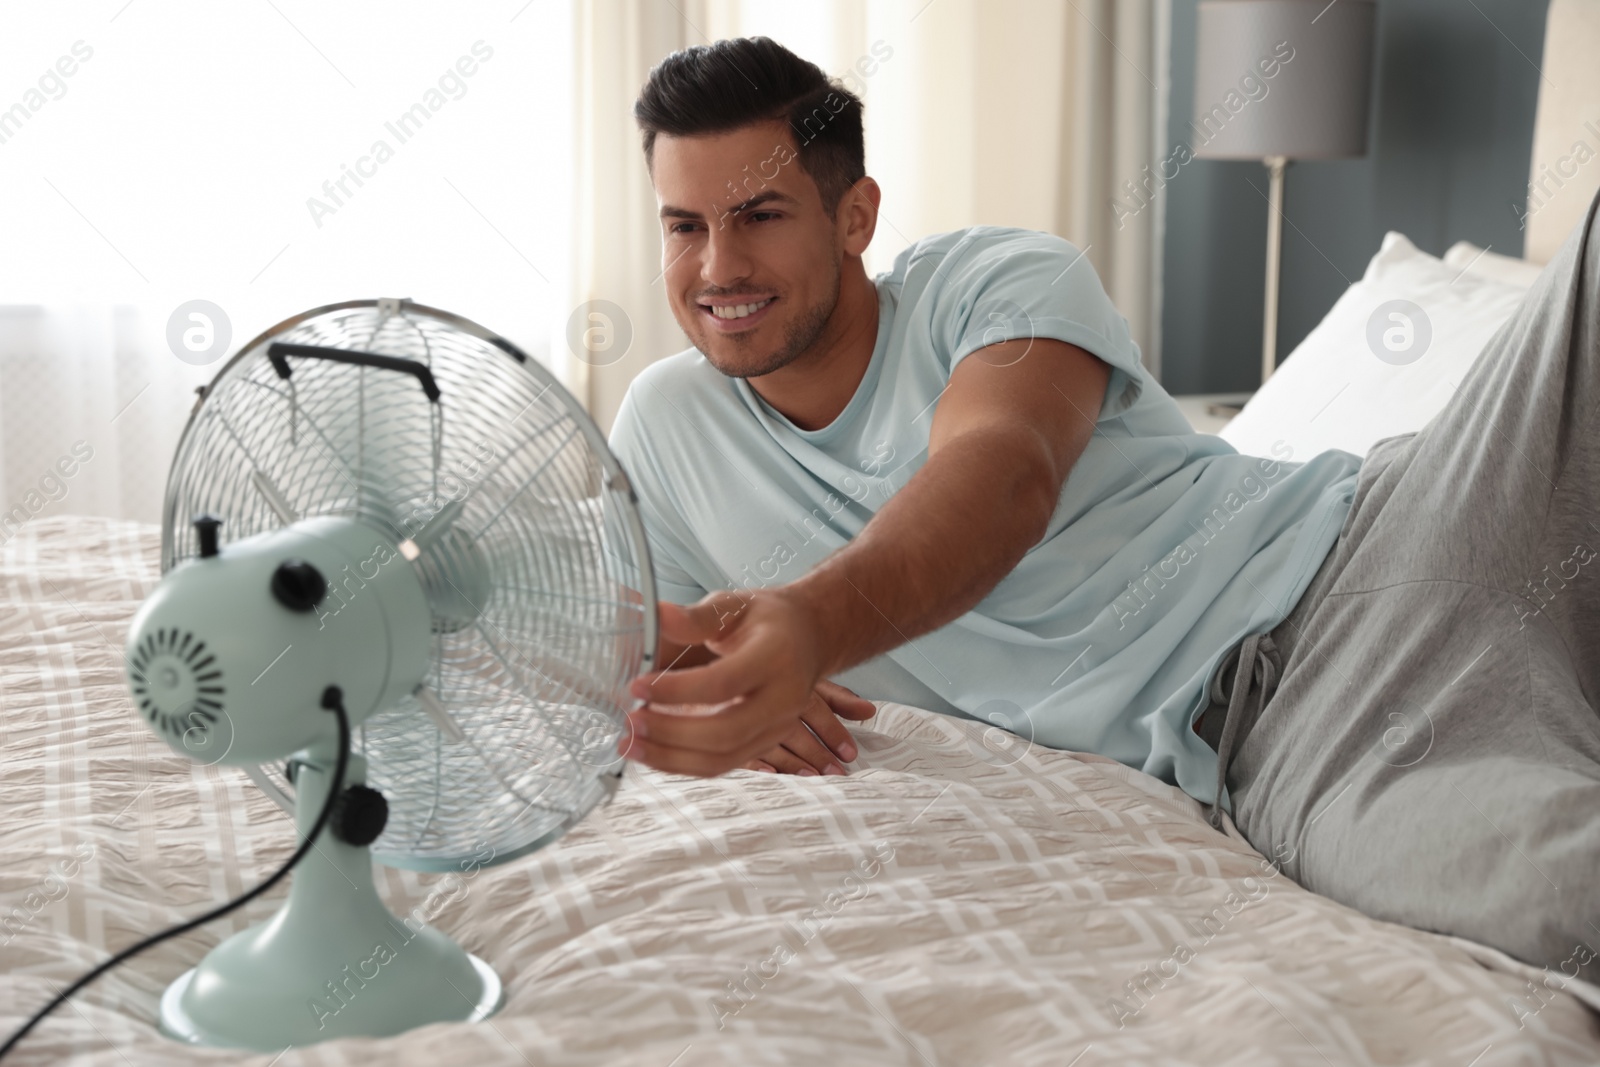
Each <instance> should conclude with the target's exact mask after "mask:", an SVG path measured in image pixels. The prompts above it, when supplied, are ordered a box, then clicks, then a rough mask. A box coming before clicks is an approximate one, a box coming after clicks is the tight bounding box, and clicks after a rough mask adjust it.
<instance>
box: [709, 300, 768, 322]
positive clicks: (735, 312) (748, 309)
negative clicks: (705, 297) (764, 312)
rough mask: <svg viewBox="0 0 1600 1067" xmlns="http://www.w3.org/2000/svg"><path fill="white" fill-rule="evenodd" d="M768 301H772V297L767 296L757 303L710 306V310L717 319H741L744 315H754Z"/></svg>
mask: <svg viewBox="0 0 1600 1067" xmlns="http://www.w3.org/2000/svg"><path fill="white" fill-rule="evenodd" d="M770 303H772V297H770V296H769V297H767V299H765V300H763V301H761V303H759V304H734V305H733V306H732V307H716V306H711V307H710V310H711V314H713V315H715V316H716V317H717V318H719V319H742V318H744V317H745V316H746V315H754V314H755V313H756V312H758V311H760V310H761V309H762V308H764V307H766V306H767V305H768V304H770Z"/></svg>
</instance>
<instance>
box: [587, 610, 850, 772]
mask: <svg viewBox="0 0 1600 1067" xmlns="http://www.w3.org/2000/svg"><path fill="white" fill-rule="evenodd" d="M659 612H660V619H661V633H662V636H663V638H665V639H667V640H670V641H672V642H675V643H677V644H679V645H686V646H692V645H704V646H705V647H706V649H708V650H709V651H710V652H712V653H714V654H715V655H716V657H717V658H716V659H715V660H713V661H712V662H710V663H707V664H704V665H702V666H695V667H688V668H685V669H682V670H667V671H660V672H655V673H652V674H645V675H641V676H640V677H638V678H636V679H634V681H633V684H632V686H631V692H632V693H633V695H634V696H635V697H638V698H640V699H642V700H645V701H647V702H648V703H647V704H646V705H645V706H644V707H642V708H639V709H638V710H636V711H634V712H632V713H630V714H629V716H628V726H629V729H628V731H627V733H626V734H625V735H624V736H623V738H622V741H621V742H620V743H619V745H618V750H619V751H620V752H621V753H622V754H623V755H624V756H627V757H628V758H630V759H636V760H639V761H640V762H642V763H645V764H647V765H648V766H651V767H654V768H656V769H657V770H662V771H669V772H671V773H674V774H692V775H698V776H700V777H704V778H710V777H714V776H715V775H719V774H723V773H725V772H727V771H731V770H734V769H735V768H739V767H744V766H747V765H749V763H750V762H751V761H752V760H754V759H757V758H759V757H761V756H762V754H763V753H767V752H771V751H772V750H773V749H775V748H777V747H779V746H781V745H783V744H784V743H785V742H786V741H787V740H788V739H789V738H790V737H792V736H793V735H794V733H795V730H796V729H797V728H799V729H804V728H805V727H804V726H802V722H803V720H802V716H803V715H804V714H805V712H806V711H807V710H808V708H809V706H810V703H811V700H812V697H813V695H814V692H813V691H814V690H815V689H816V688H817V686H818V684H819V683H820V682H821V681H822V679H823V677H824V676H825V675H826V674H828V673H831V671H830V668H831V664H830V663H829V662H828V660H829V652H828V650H827V648H826V647H825V646H826V642H825V639H824V634H823V633H822V627H821V624H820V620H819V619H818V616H817V613H816V612H815V611H814V610H813V609H812V608H811V607H810V605H809V604H808V603H807V602H806V601H804V600H803V599H802V598H800V597H797V596H792V595H790V594H789V593H788V591H787V589H786V587H782V586H780V587H777V588H774V589H760V590H755V591H739V592H734V591H729V590H724V591H722V592H717V593H712V594H711V595H709V596H707V597H706V598H705V599H703V600H701V601H699V602H698V603H695V604H691V605H689V606H688V607H679V606H678V605H675V604H669V603H666V602H662V603H661V604H660V605H659ZM683 705H702V706H705V705H712V707H711V708H710V710H708V711H704V712H699V713H695V712H690V713H683V712H678V713H674V712H673V711H672V710H670V709H671V708H673V707H678V706H683Z"/></svg>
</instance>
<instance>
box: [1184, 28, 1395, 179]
mask: <svg viewBox="0 0 1600 1067" xmlns="http://www.w3.org/2000/svg"><path fill="white" fill-rule="evenodd" d="M1375 6H1376V5H1375V4H1374V3H1373V0H1336V2H1334V3H1332V4H1330V3H1329V2H1328V0H1201V3H1200V4H1199V7H1198V14H1197V26H1196V33H1195V38H1196V40H1195V49H1196V54H1195V73H1194V125H1193V126H1192V127H1191V128H1190V131H1189V132H1190V135H1191V137H1192V139H1193V140H1192V148H1193V150H1194V154H1195V155H1196V156H1198V157H1200V158H1203V159H1264V158H1266V157H1268V156H1287V157H1289V158H1290V159H1337V158H1339V157H1347V156H1361V155H1365V154H1366V151H1367V104H1368V98H1369V91H1370V84H1371V80H1372V35H1373V22H1374V19H1375V10H1374V9H1375Z"/></svg>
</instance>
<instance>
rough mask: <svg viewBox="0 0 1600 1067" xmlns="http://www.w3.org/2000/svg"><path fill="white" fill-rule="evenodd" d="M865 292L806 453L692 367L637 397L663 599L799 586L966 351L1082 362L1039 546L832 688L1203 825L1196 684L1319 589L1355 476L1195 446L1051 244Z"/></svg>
mask: <svg viewBox="0 0 1600 1067" xmlns="http://www.w3.org/2000/svg"><path fill="white" fill-rule="evenodd" d="M875 284H876V286H877V291H878V308H879V312H878V334H877V341H876V343H875V345H874V347H873V352H872V360H871V363H870V364H869V365H868V367H867V371H866V374H865V376H864V377H863V378H862V381H861V384H860V385H859V386H858V388H857V389H856V392H855V395H854V396H853V397H852V398H851V400H850V402H849V403H848V404H847V405H846V406H845V409H844V410H843V411H842V412H841V413H840V414H839V416H838V418H836V419H835V420H834V421H833V422H832V423H830V424H829V425H827V426H825V427H823V428H822V429H820V430H801V429H798V428H796V427H795V426H794V425H793V424H792V423H790V422H789V420H788V419H786V418H784V417H783V416H782V415H780V414H779V413H778V412H776V411H775V410H773V409H772V408H770V407H769V406H768V405H767V404H766V402H765V401H763V400H762V399H761V398H760V397H759V396H757V395H756V393H755V392H754V391H753V390H752V389H751V388H750V386H749V384H748V383H747V382H745V381H744V380H743V379H739V378H729V377H726V376H724V375H723V374H722V373H721V372H719V371H718V370H717V369H716V368H714V367H713V366H712V365H711V364H710V363H708V362H707V361H706V359H705V357H703V356H702V355H701V354H700V353H699V352H698V351H697V350H694V349H690V350H689V351H686V352H681V353H679V354H678V355H675V356H672V357H670V358H668V359H664V360H661V361H660V362H658V363H655V364H653V365H651V366H650V367H648V368H646V369H645V370H644V371H643V372H642V373H641V374H640V375H639V376H638V377H637V378H636V379H635V380H634V381H633V383H632V385H631V386H630V387H629V389H628V394H627V397H626V399H625V400H624V401H623V404H622V407H621V410H620V411H619V412H618V415H617V420H616V424H615V426H614V428H613V429H612V432H611V445H612V448H613V449H614V450H615V451H616V454H617V456H618V458H619V459H620V460H621V462H622V465H623V467H624V468H625V469H626V470H627V471H628V474H629V476H630V478H631V480H632V482H633V485H634V488H635V490H636V492H637V493H638V497H639V503H640V508H641V510H642V514H643V521H644V526H645V531H646V535H647V539H648V541H649V545H650V551H651V555H652V558H653V563H654V568H655V575H656V583H657V590H658V593H659V595H660V596H661V598H662V599H664V600H670V601H673V602H675V603H690V602H692V601H695V600H698V599H699V598H701V597H703V596H704V595H706V593H707V592H708V591H709V590H713V589H730V588H752V589H753V588H760V587H764V586H771V585H779V584H783V583H786V582H790V581H793V580H794V579H796V578H799V577H800V576H801V575H803V574H805V573H806V571H808V570H810V569H811V568H812V567H813V566H815V565H816V564H817V563H818V562H820V561H821V560H822V559H824V558H825V557H826V556H828V555H829V554H830V553H832V552H834V551H836V550H837V549H839V548H840V547H841V546H843V545H844V544H845V543H846V542H848V541H849V540H850V539H851V538H852V537H854V536H855V535H856V533H858V532H859V531H860V530H861V528H862V527H863V526H865V525H866V524H867V522H868V520H870V519H871V518H872V516H873V514H874V513H875V512H876V511H877V510H878V509H879V508H880V507H882V506H883V504H884V502H885V501H887V500H888V499H889V498H890V497H891V496H892V495H893V494H894V493H895V491H896V490H898V489H899V488H900V487H901V486H903V485H905V484H906V482H907V481H908V480H909V479H910V478H911V477H912V476H913V475H914V474H916V472H917V471H918V470H919V469H920V468H921V467H922V464H923V463H924V461H926V459H927V455H928V434H929V427H930V425H931V424H932V421H933V414H934V409H935V405H936V403H937V401H938V398H939V395H940V392H941V391H942V390H943V389H944V387H945V384H946V383H947V382H948V381H949V379H950V374H951V372H952V371H953V370H954V369H955V367H956V365H957V364H958V363H960V361H961V360H962V358H964V357H965V356H966V355H967V354H968V353H969V352H972V351H974V350H976V349H978V348H981V347H984V346H985V345H989V344H994V343H997V342H1000V341H1005V340H1009V339H1012V338H1017V337H1027V336H1034V337H1047V338H1055V339H1058V340H1061V341H1066V342H1069V343H1071V344H1074V345H1077V346H1078V347H1080V348H1082V349H1084V350H1086V351H1088V352H1090V353H1092V354H1093V355H1095V356H1098V357H1099V358H1100V359H1102V360H1104V361H1105V362H1106V363H1107V364H1109V365H1110V367H1111V368H1112V372H1111V375H1110V381H1109V384H1108V388H1107V390H1106V396H1105V402H1104V404H1103V406H1102V408H1101V411H1100V413H1099V419H1098V423H1097V426H1096V429H1095V432H1094V435H1093V436H1092V437H1091V439H1090V441H1089V444H1088V446H1087V447H1086V448H1085V450H1084V452H1083V455H1082V456H1081V457H1080V458H1079V459H1078V462H1077V464H1076V465H1075V466H1074V467H1073V469H1072V472H1071V474H1070V476H1069V477H1068V478H1067V481H1066V484H1065V485H1064V486H1063V487H1062V491H1061V499H1060V502H1059V504H1058V505H1057V507H1056V510H1055V514H1054V516H1053V517H1052V518H1051V520H1050V525H1049V529H1048V532H1047V533H1046V534H1045V536H1044V539H1043V540H1042V541H1040V542H1039V543H1038V544H1037V545H1035V546H1034V547H1033V548H1031V549H1030V550H1029V551H1028V553H1027V554H1026V555H1025V556H1024V557H1023V558H1022V561H1021V562H1020V563H1018V564H1017V566H1016V568H1015V569H1014V570H1013V571H1012V572H1011V573H1010V574H1009V575H1008V576H1006V578H1005V579H1003V580H1002V581H1001V582H1000V584H999V585H997V586H996V587H995V588H994V589H993V590H992V591H991V592H990V593H989V595H988V596H987V597H985V598H984V599H983V601H982V602H981V603H979V604H978V605H977V607H975V608H973V609H972V610H971V611H969V612H968V613H966V614H965V615H963V616H961V617H960V618H959V619H957V620H955V621H954V622H952V623H950V624H949V625H947V626H945V627H943V628H941V629H939V630H936V631H934V632H933V633H929V634H926V635H923V636H921V637H918V638H916V639H915V640H913V641H911V642H909V643H908V644H905V645H902V646H901V647H899V648H897V649H895V650H894V651H892V652H889V653H887V654H886V655H883V656H879V657H878V658H876V659H873V660H871V661H869V662H867V663H864V664H861V665H860V666H857V667H855V668H853V669H851V670H849V671H846V672H844V673H842V674H840V675H838V676H836V678H835V680H836V681H838V682H840V683H841V684H843V685H846V686H848V687H850V688H851V689H854V690H855V691H856V692H858V693H860V694H861V695H862V696H865V697H868V698H871V699H878V700H894V701H899V702H903V703H906V704H911V705H914V706H917V707H923V708H929V709H933V710H936V711H941V712H944V713H947V714H960V715H968V716H972V717H975V718H978V719H981V720H983V721H986V722H990V723H993V724H995V725H998V726H1002V727H1004V728H1006V729H1008V730H1011V731H1012V732H1014V733H1016V734H1018V735H1020V736H1022V737H1025V738H1028V739H1030V740H1032V741H1035V742H1037V743H1039V744H1042V745H1048V746H1050V747H1053V748H1061V749H1071V750H1074V751H1081V752H1096V753H1100V754H1102V755H1106V756H1110V757H1112V758H1114V759H1117V760H1119V761H1121V762H1123V763H1126V764H1128V765H1129V766H1132V767H1137V768H1139V769H1141V770H1143V771H1146V772H1147V773H1149V774H1152V775H1155V776H1156V777H1158V778H1161V779H1163V780H1165V781H1167V782H1172V783H1176V784H1177V785H1178V786H1179V787H1180V788H1182V789H1183V790H1184V791H1185V792H1187V793H1189V794H1190V795H1191V796H1194V797H1195V798H1197V799H1199V800H1202V801H1205V802H1210V801H1211V800H1212V794H1213V792H1214V789H1215V779H1216V758H1217V757H1216V753H1214V752H1213V751H1212V750H1211V748H1210V747H1209V746H1208V745H1206V743H1205V742H1204V741H1202V740H1201V739H1200V738H1199V737H1198V736H1197V735H1196V734H1195V733H1194V731H1193V730H1192V729H1191V726H1192V724H1193V721H1194V719H1195V716H1196V715H1197V714H1198V713H1199V711H1200V710H1201V709H1202V708H1203V707H1205V705H1206V700H1205V693H1204V690H1205V684H1206V681H1207V680H1208V678H1209V676H1210V674H1211V672H1212V669H1213V667H1214V666H1215V665H1216V663H1217V662H1218V660H1219V659H1220V658H1221V657H1222V655H1223V654H1224V653H1225V652H1226V651H1227V650H1228V649H1229V648H1230V647H1231V646H1232V645H1234V644H1236V643H1237V642H1238V641H1239V640H1240V638H1242V637H1243V636H1244V635H1245V634H1247V633H1253V632H1259V631H1264V630H1267V629H1270V628H1271V627H1273V626H1274V625H1276V624H1277V623H1279V622H1280V621H1282V620H1283V618H1284V617H1285V616H1286V615H1287V614H1288V613H1289V611H1290V609H1291V608H1292V607H1293V606H1294V604H1295V602H1296V601H1297V600H1298V599H1299V597H1300V595H1301V593H1303V592H1304V591H1305V588H1306V586H1307V585H1309V584H1310V581H1311V578H1312V576H1313V575H1314V574H1315V572H1316V569H1317V567H1318V566H1320V565H1321V563H1322V561H1323V559H1324V558H1325V557H1326V555H1327V553H1328V551H1329V549H1330V548H1331V547H1332V545H1333V542H1334V540H1335V538H1336V537H1337V536H1338V533H1339V530H1340V528H1341V527H1342V525H1343V523H1344V520H1345V516H1346V514H1347V513H1348V511H1349V507H1350V501H1351V496H1352V493H1353V491H1354V488H1355V480H1356V479H1355V473H1356V470H1357V469H1358V467H1359V466H1360V460H1359V459H1358V458H1357V457H1356V456H1353V455H1351V454H1349V453H1347V452H1339V451H1329V452H1324V453H1322V454H1321V455H1318V456H1316V457H1313V458H1309V459H1307V458H1306V457H1297V458H1298V459H1301V460H1305V461H1304V462H1295V461H1291V456H1290V450H1289V449H1288V448H1287V447H1285V448H1282V449H1278V450H1277V451H1278V452H1279V454H1278V455H1275V456H1272V457H1266V458H1260V459H1258V458H1255V457H1250V456H1242V455H1240V454H1239V453H1238V452H1237V451H1235V450H1234V448H1233V447H1232V446H1230V445H1229V444H1228V443H1227V442H1225V441H1223V440H1222V439H1221V438H1219V437H1214V436H1211V435H1209V434H1198V433H1195V432H1193V431H1192V429H1191V428H1190V426H1189V424H1188V422H1187V420H1186V419H1185V418H1184V416H1183V414H1182V412H1180V411H1179V410H1178V407H1177V405H1176V403H1174V402H1173V400H1172V398H1171V397H1170V396H1169V395H1168V394H1167V393H1166V392H1165V391H1164V390H1163V389H1162V388H1161V386H1160V385H1159V384H1158V383H1156V382H1155V381H1154V380H1152V379H1151V378H1150V377H1149V376H1148V375H1147V374H1146V373H1145V371H1144V368H1143V367H1142V366H1141V364H1140V361H1139V349H1138V346H1137V345H1135V344H1134V343H1133V340H1132V338H1131V337H1130V335H1129V332H1128V324H1127V322H1126V320H1124V319H1123V318H1122V316H1121V315H1119V314H1118V313H1117V311H1116V309H1115V308H1114V307H1113V306H1112V304H1111V301H1110V300H1109V299H1108V298H1107V296H1106V294H1105V291H1104V289H1103V288H1102V287H1101V285H1100V280H1099V278H1098V276H1097V275H1096V274H1095V272H1094V268H1093V267H1092V266H1091V265H1090V264H1089V262H1088V261H1087V260H1086V259H1084V258H1083V255H1082V253H1080V252H1079V250H1078V249H1077V248H1075V247H1074V246H1073V245H1072V244H1070V243H1068V242H1067V241H1065V240H1062V239H1061V238H1059V237H1055V236H1052V235H1049V234H1044V233H1035V232H1032V231H1026V230H1015V229H1003V228H998V227H992V226H978V227H974V228H972V229H968V230H959V231H956V232H954V233H947V234H940V235H937V236H934V237H928V238H925V239H923V240H921V241H918V242H916V243H915V244H913V245H912V246H911V247H910V248H907V249H906V250H905V251H904V252H902V253H900V255H899V256H898V257H896V259H895V263H894V268H893V269H892V270H891V271H889V272H888V273H886V274H882V275H879V276H878V277H877V278H876V279H875ZM1025 358H1026V357H1025ZM927 580H928V581H929V582H937V581H938V580H939V576H938V575H933V574H930V575H928V576H927ZM860 607H861V606H860V605H858V604H855V603H843V604H840V605H839V610H840V611H854V610H858V608H860Z"/></svg>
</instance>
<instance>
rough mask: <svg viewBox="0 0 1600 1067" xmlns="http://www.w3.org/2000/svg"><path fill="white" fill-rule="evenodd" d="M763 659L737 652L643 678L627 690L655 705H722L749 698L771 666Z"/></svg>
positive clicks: (643, 676)
mask: <svg viewBox="0 0 1600 1067" xmlns="http://www.w3.org/2000/svg"><path fill="white" fill-rule="evenodd" d="M741 651H743V650H741ZM764 660H765V657H764V656H762V655H760V654H759V653H757V654H753V655H740V654H739V653H734V654H732V655H728V656H723V657H722V658H721V659H717V660H713V661H712V662H710V663H708V664H706V665H705V666H703V667H685V668H682V669H680V670H675V671H660V672H657V673H655V674H646V675H642V676H640V677H638V678H636V679H634V681H633V684H632V685H631V686H630V687H629V690H628V691H629V692H630V693H632V694H633V695H634V696H636V697H638V698H640V699H641V700H648V701H649V702H650V703H652V704H722V703H724V702H726V701H729V700H732V699H734V698H735V697H742V696H744V695H746V694H747V693H749V692H750V690H752V689H754V688H755V687H756V686H757V685H758V684H760V683H761V682H762V681H763V680H764V679H765V677H766V675H767V671H768V669H769V667H768V665H767V664H766V663H765V662H764Z"/></svg>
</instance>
